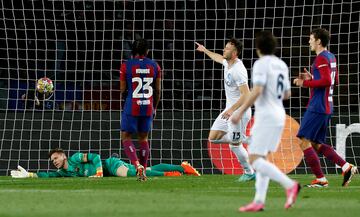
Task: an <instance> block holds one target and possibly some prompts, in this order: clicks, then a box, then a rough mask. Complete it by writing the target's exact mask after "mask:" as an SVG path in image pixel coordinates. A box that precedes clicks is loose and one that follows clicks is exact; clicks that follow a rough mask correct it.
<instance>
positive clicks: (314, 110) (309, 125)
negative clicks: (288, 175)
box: [294, 28, 357, 187]
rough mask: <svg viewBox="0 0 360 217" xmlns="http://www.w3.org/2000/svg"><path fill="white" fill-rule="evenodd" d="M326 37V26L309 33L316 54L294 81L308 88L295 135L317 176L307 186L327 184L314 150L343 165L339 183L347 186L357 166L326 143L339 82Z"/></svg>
mask: <svg viewBox="0 0 360 217" xmlns="http://www.w3.org/2000/svg"><path fill="white" fill-rule="evenodd" d="M329 40H330V35H329V32H328V31H327V30H325V29H320V28H319V29H315V30H313V31H312V32H311V34H310V39H309V44H310V49H311V51H315V53H316V58H315V60H314V63H313V65H312V66H311V73H309V72H308V71H307V70H306V69H304V72H303V73H300V75H299V78H296V79H295V80H294V84H295V85H296V86H299V87H308V88H310V89H311V94H310V99H309V103H308V107H307V110H306V112H305V114H304V117H303V119H302V121H301V125H300V129H299V132H298V135H297V136H298V137H299V138H300V139H301V143H300V147H301V149H302V150H303V152H304V157H305V161H306V163H307V165H309V166H310V167H311V170H312V172H313V173H314V174H315V176H316V179H315V180H313V181H312V182H311V184H309V185H307V186H308V187H327V186H328V181H327V179H326V178H325V176H324V174H323V172H322V170H321V166H320V160H319V156H318V155H317V153H319V154H323V155H324V156H325V157H326V158H327V159H329V160H330V161H332V162H333V163H335V164H336V165H338V166H340V167H341V168H342V171H343V176H344V178H343V183H342V186H347V185H348V184H349V183H350V181H351V178H352V177H353V175H354V174H355V173H356V172H357V168H356V166H354V165H351V164H349V163H348V162H346V161H345V160H344V159H342V158H341V157H340V156H339V155H338V154H337V153H336V152H335V150H334V149H333V148H332V147H331V146H330V145H327V144H325V139H326V131H327V127H328V124H329V121H330V118H331V114H332V113H333V98H332V95H333V91H334V85H335V84H337V83H338V70H337V66H336V58H335V56H334V54H332V53H331V52H329V51H328V50H327V49H326V46H327V45H328V43H329Z"/></svg>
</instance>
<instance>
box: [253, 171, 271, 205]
mask: <svg viewBox="0 0 360 217" xmlns="http://www.w3.org/2000/svg"><path fill="white" fill-rule="evenodd" d="M269 181H270V178H269V177H267V176H264V175H263V174H261V173H256V181H255V189H256V192H255V198H254V202H255V203H262V204H264V203H265V198H266V193H267V190H268V187H269Z"/></svg>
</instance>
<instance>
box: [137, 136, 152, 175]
mask: <svg viewBox="0 0 360 217" xmlns="http://www.w3.org/2000/svg"><path fill="white" fill-rule="evenodd" d="M139 145H140V157H139V160H140V164H141V165H143V167H144V168H145V169H146V167H147V162H148V159H149V155H150V149H149V142H148V141H140V142H139Z"/></svg>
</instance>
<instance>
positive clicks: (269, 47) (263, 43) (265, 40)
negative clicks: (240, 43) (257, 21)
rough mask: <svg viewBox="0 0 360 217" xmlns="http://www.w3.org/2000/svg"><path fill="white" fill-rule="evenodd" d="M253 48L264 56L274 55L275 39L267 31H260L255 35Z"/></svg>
mask: <svg viewBox="0 0 360 217" xmlns="http://www.w3.org/2000/svg"><path fill="white" fill-rule="evenodd" d="M255 46H256V48H257V49H259V50H260V52H261V53H262V54H264V55H271V54H274V53H275V51H276V46H277V39H276V37H275V36H274V35H273V34H272V33H271V32H269V31H261V32H258V33H257V34H256V39H255Z"/></svg>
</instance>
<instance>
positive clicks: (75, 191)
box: [0, 175, 360, 217]
mask: <svg viewBox="0 0 360 217" xmlns="http://www.w3.org/2000/svg"><path fill="white" fill-rule="evenodd" d="M292 177H293V178H294V179H296V180H298V181H299V182H300V183H301V184H302V185H303V184H307V183H309V182H310V181H311V179H312V177H313V176H311V175H296V176H292ZM327 177H328V179H329V182H330V185H329V187H328V188H325V189H314V188H303V189H302V191H301V194H300V196H299V198H298V201H297V203H296V204H295V207H293V208H291V209H290V210H287V211H286V210H284V208H283V205H284V202H285V192H284V190H283V189H282V188H281V187H280V186H279V185H278V184H276V183H274V182H271V184H270V186H269V191H268V196H267V202H266V207H265V211H264V212H261V213H238V212H237V209H238V208H239V206H241V205H244V204H246V203H248V202H250V201H251V200H252V198H253V196H254V182H249V183H238V182H236V180H237V178H238V176H229V175H204V176H201V177H191V176H184V177H175V178H174V177H161V178H150V179H149V180H148V181H147V182H137V181H136V180H135V178H114V177H112V178H102V179H99V178H93V179H91V178H54V179H11V178H10V177H0V216H1V217H8V216H27V217H29V216H37V217H39V216H47V217H48V216H66V217H72V216H74V217H75V216H76V217H80V216H89V217H90V216H126V217H131V216H137V217H139V216H156V217H163V216H164V217H165V216H166V217H173V216H179V217H188V216H197V217H198V216H199V217H201V216H204V217H205V216H206V217H209V216H227V217H230V216H266V217H269V216H277V217H282V216H291V217H295V216H304V217H305V216H306V217H309V216H318V217H319V216H326V217H330V216H336V217H339V216H341V217H345V216H354V215H355V216H356V215H358V213H360V178H359V176H358V175H356V176H355V177H354V179H353V181H352V182H351V183H350V186H349V187H346V188H344V187H341V181H342V176H341V175H329V176H327Z"/></svg>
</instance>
